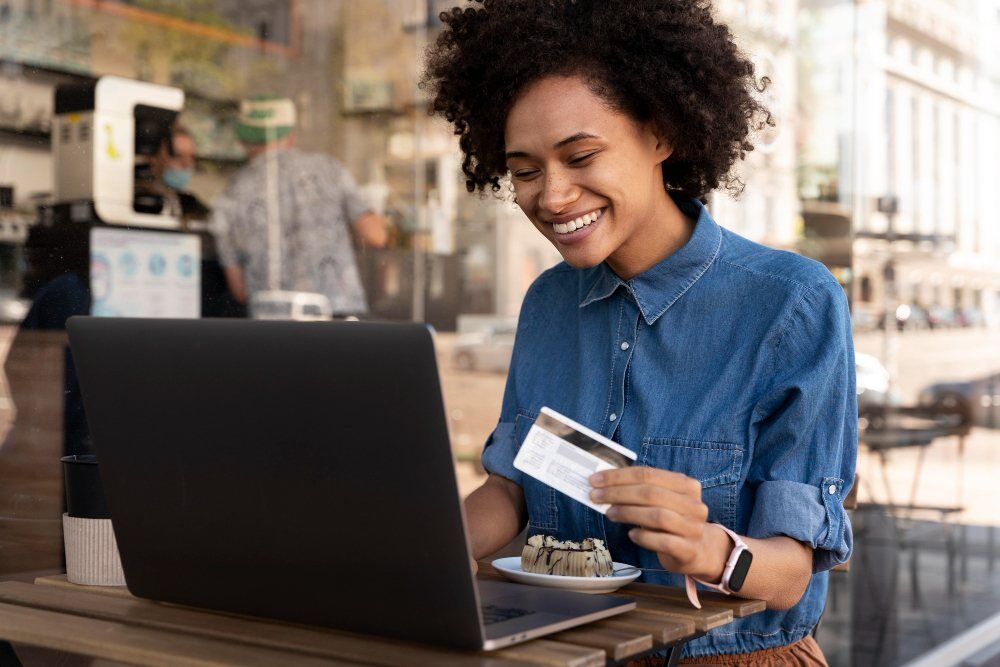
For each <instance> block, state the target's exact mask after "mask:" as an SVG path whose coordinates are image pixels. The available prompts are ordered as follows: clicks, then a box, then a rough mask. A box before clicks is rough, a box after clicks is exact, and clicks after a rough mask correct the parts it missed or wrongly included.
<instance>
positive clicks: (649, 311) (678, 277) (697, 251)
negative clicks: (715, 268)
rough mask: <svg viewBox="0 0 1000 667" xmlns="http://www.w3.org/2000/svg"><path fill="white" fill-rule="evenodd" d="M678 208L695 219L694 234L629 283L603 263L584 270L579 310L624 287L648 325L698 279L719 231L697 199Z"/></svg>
mask: <svg viewBox="0 0 1000 667" xmlns="http://www.w3.org/2000/svg"><path fill="white" fill-rule="evenodd" d="M678 206H679V207H680V209H681V211H682V212H683V213H684V214H686V215H689V216H691V217H693V218H695V227H694V233H693V234H691V238H690V239H688V242H687V243H685V244H684V246H683V247H682V248H681V249H680V250H677V251H676V252H674V253H673V254H672V255H670V256H669V257H667V258H666V259H663V260H661V261H660V262H659V263H658V264H655V265H654V266H652V267H650V268H648V269H646V270H645V271H643V272H642V273H640V274H639V275H637V276H635V277H634V278H632V279H631V280H622V279H621V278H619V277H618V275H616V274H615V272H614V271H612V270H611V267H609V266H608V265H607V264H606V263H605V262H601V263H600V264H598V265H597V266H595V267H592V268H590V269H585V270H584V272H583V277H582V280H581V282H580V293H581V295H582V298H581V300H580V307H581V308H584V307H586V306H589V305H590V304H592V303H594V302H595V301H600V300H602V299H606V298H608V297H609V296H611V295H612V294H614V292H615V290H617V289H618V287H619V286H624V287H625V289H627V290H628V291H629V293H631V294H632V296H633V297H634V298H635V302H636V304H637V305H638V306H639V310H640V311H641V312H642V317H643V319H645V320H646V324H649V325H652V324H653V323H654V322H656V320H657V319H659V317H660V315H662V314H663V313H665V312H666V311H667V309H668V308H670V306H672V305H673V304H674V302H675V301H677V299H679V298H680V297H681V296H682V295H683V294H684V293H685V292H686V291H687V290H688V289H689V288H690V287H691V286H692V285H694V284H695V283H696V282H697V281H698V279H699V278H701V276H702V275H703V274H704V273H705V271H707V270H708V267H709V266H711V264H712V262H713V261H715V258H716V257H717V256H718V254H719V248H720V247H721V245H722V229H721V228H720V227H719V225H718V224H717V223H716V222H715V220H713V219H712V216H710V215H709V214H708V209H706V208H705V206H704V205H703V204H702V203H701V202H700V201H698V200H697V199H692V200H688V201H679V202H678Z"/></svg>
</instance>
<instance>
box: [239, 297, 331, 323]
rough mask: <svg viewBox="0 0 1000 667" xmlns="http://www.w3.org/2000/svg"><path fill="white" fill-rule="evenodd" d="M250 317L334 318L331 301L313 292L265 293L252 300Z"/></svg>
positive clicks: (258, 318) (266, 318) (276, 318)
mask: <svg viewBox="0 0 1000 667" xmlns="http://www.w3.org/2000/svg"><path fill="white" fill-rule="evenodd" d="M250 315H251V316H252V317H253V318H254V319H255V320H299V321H305V322H310V321H317V320H329V319H331V318H332V316H333V308H332V306H331V305H330V299H328V298H327V297H326V296H325V295H323V294H313V293H312V292H285V291H277V290H274V291H265V292H257V293H255V294H254V295H253V296H252V297H251V298H250Z"/></svg>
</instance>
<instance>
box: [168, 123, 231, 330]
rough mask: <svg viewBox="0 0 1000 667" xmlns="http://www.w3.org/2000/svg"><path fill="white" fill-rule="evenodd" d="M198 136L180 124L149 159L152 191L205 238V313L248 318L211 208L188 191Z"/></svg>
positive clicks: (187, 229)
mask: <svg viewBox="0 0 1000 667" xmlns="http://www.w3.org/2000/svg"><path fill="white" fill-rule="evenodd" d="M195 152H196V146H195V141H194V136H193V135H192V134H191V132H190V130H188V129H187V128H186V127H184V126H183V125H179V124H176V125H174V126H173V127H172V128H171V129H170V135H169V136H167V137H165V138H164V139H163V141H162V142H161V143H160V147H159V150H157V152H156V153H155V154H154V155H152V156H150V158H149V175H150V177H151V182H150V183H149V186H148V191H150V192H152V193H155V194H157V195H159V196H160V197H162V198H163V205H164V206H165V207H167V209H168V210H169V211H170V212H171V213H172V214H173V215H175V216H177V217H179V218H180V220H181V229H182V230H183V231H185V232H188V233H191V234H197V235H198V236H199V237H200V238H201V316H202V317H244V316H245V315H246V308H245V307H244V306H243V305H242V304H240V303H239V302H237V301H236V300H235V299H234V298H233V297H232V294H230V291H229V286H228V285H227V283H226V277H225V274H224V273H223V271H222V267H221V266H220V265H219V259H218V254H217V253H216V249H215V247H216V245H215V237H214V236H213V235H212V234H211V232H210V231H209V229H208V217H209V213H210V212H211V211H210V209H209V208H208V207H207V206H206V205H205V204H204V203H202V201H201V200H200V199H198V197H196V196H195V195H194V194H192V193H190V192H188V191H187V187H188V185H189V184H190V182H191V177H192V176H194V172H195V166H196V164H195Z"/></svg>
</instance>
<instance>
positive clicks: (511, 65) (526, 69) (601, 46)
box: [422, 0, 774, 198]
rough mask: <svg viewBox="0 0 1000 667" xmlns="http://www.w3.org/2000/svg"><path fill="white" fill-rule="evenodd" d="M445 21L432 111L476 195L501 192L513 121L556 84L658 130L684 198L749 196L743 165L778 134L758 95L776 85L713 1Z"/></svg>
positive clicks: (667, 169) (667, 168) (473, 7)
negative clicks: (546, 82) (523, 102)
mask: <svg viewBox="0 0 1000 667" xmlns="http://www.w3.org/2000/svg"><path fill="white" fill-rule="evenodd" d="M440 18H441V21H442V22H443V23H444V24H445V29H444V30H443V31H442V32H441V34H440V35H439V36H438V38H437V41H436V43H435V44H433V45H432V46H431V47H430V48H429V49H428V52H427V68H426V72H425V74H424V77H423V81H422V83H423V85H424V86H425V87H427V88H429V89H430V91H431V92H432V94H433V102H432V105H431V107H430V109H429V112H430V113H432V114H439V115H441V116H443V117H444V118H445V119H447V120H448V121H449V122H451V123H453V124H454V126H455V134H457V135H458V136H459V137H460V139H459V144H460V146H461V149H462V153H463V157H464V159H463V161H462V171H463V172H464V173H465V176H466V178H467V181H466V186H467V187H468V190H469V192H473V191H475V190H476V189H479V190H480V192H483V191H484V190H485V188H486V187H487V186H491V187H492V189H493V191H494V192H499V191H500V190H501V189H502V188H501V179H502V178H503V177H504V176H505V175H506V173H507V167H506V160H505V157H504V127H505V124H506V119H507V114H508V113H509V112H510V109H511V107H512V106H513V104H514V102H515V101H516V100H517V97H518V95H519V94H520V93H521V92H522V91H523V90H524V89H525V87H526V86H527V85H528V84H530V83H532V82H534V81H537V80H538V79H540V78H543V77H546V76H552V75H574V76H581V77H583V78H584V79H585V80H586V81H587V82H588V83H589V85H590V86H591V89H592V90H593V91H594V92H595V94H598V95H599V96H601V97H602V98H603V99H605V100H606V101H607V102H608V103H609V104H610V105H611V106H612V108H614V109H616V110H619V111H623V112H625V113H627V114H629V115H630V116H631V117H632V118H634V119H636V120H637V121H640V122H647V121H650V122H652V123H653V124H654V125H655V126H656V127H657V129H658V130H659V131H660V132H662V133H663V135H664V136H665V137H666V138H667V139H668V140H669V141H670V143H671V145H672V146H673V149H674V152H673V154H672V155H671V156H670V157H669V158H668V159H667V160H666V161H665V162H664V164H663V182H664V186H665V187H666V188H667V189H668V190H670V191H674V192H676V193H678V194H679V195H681V196H684V197H690V198H701V197H704V196H705V195H706V194H707V193H708V192H709V191H710V190H713V189H715V188H716V187H718V186H719V185H720V184H724V185H725V186H726V188H727V189H729V190H730V191H731V192H732V193H733V194H734V195H736V194H739V192H740V191H741V190H742V187H743V184H742V182H741V181H740V180H739V178H738V177H737V176H735V175H734V174H733V173H732V168H733V165H734V164H735V163H736V160H737V159H744V158H745V157H746V153H747V151H751V150H753V143H752V141H751V139H752V137H753V134H754V133H755V132H757V131H759V130H761V129H763V128H764V126H765V125H773V124H774V123H773V121H772V119H771V114H770V113H769V112H768V111H767V109H766V108H764V106H763V105H762V104H760V103H759V102H758V99H757V98H758V96H757V94H756V93H760V92H762V91H763V90H764V88H765V87H766V86H767V84H768V83H769V82H768V80H767V79H766V78H762V79H760V80H759V81H758V79H757V78H756V77H755V75H754V66H753V63H752V62H750V60H749V59H747V58H746V57H745V56H744V55H743V54H741V53H740V51H739V49H737V47H736V44H735V43H734V40H733V35H732V33H730V31H729V28H728V27H726V26H725V25H723V24H720V23H717V22H716V21H715V19H714V18H713V17H712V11H711V3H710V2H708V1H706V0H471V1H470V2H469V3H468V4H467V5H466V6H464V7H455V8H453V9H451V10H449V11H446V12H442V13H441V14H440Z"/></svg>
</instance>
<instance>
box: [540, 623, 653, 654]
mask: <svg viewBox="0 0 1000 667" xmlns="http://www.w3.org/2000/svg"><path fill="white" fill-rule="evenodd" d="M596 625H597V624H596V623H591V624H590V625H586V626H583V627H579V628H573V629H572V630H563V631H562V632H559V633H557V634H554V635H551V638H552V639H554V640H555V641H560V642H566V643H568V644H578V645H581V646H593V647H594V648H599V649H603V650H604V652H605V653H606V654H607V656H608V658H610V659H612V660H624V659H625V658H628V657H630V656H633V655H636V654H638V653H642V652H643V651H648V650H649V649H651V648H653V635H651V634H649V633H648V632H645V633H644V632H639V631H635V630H622V629H620V628H611V627H595V626H596Z"/></svg>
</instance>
